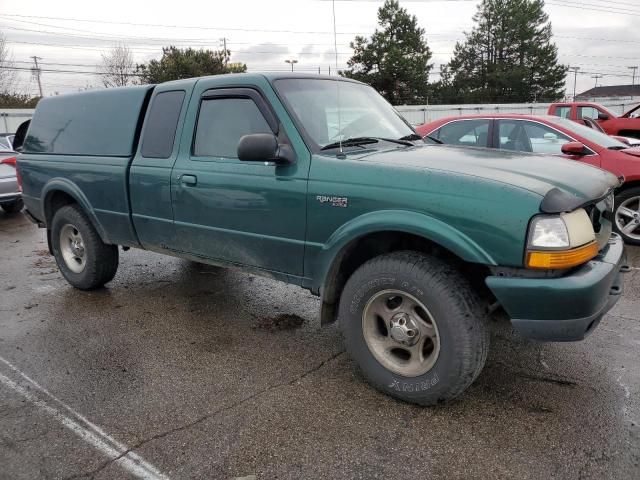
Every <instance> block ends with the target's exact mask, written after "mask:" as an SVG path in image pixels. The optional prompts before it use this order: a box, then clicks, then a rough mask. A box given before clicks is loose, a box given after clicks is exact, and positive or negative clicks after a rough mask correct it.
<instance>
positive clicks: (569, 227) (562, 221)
mask: <svg viewBox="0 0 640 480" xmlns="http://www.w3.org/2000/svg"><path fill="white" fill-rule="evenodd" d="M595 240H596V237H595V233H594V231H593V225H592V224H591V220H590V219H589V215H587V212H586V211H585V210H584V209H582V208H580V209H578V210H575V211H573V212H571V213H563V214H560V215H540V216H537V217H534V218H533V220H532V221H531V225H530V226H529V238H528V242H527V255H526V261H525V265H526V266H527V267H529V268H542V269H563V268H571V267H575V266H576V265H580V264H582V263H584V262H586V261H588V260H591V259H592V258H593V257H595V256H596V255H597V254H598V244H597V243H596V241H595Z"/></svg>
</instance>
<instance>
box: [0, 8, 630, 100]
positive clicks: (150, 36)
mask: <svg viewBox="0 0 640 480" xmlns="http://www.w3.org/2000/svg"><path fill="white" fill-rule="evenodd" d="M382 3H383V1H382V0H379V1H373V0H361V1H360V0H355V1H354V0H341V1H339V0H337V1H336V3H335V9H336V26H337V32H338V35H337V41H338V66H339V68H344V67H345V62H346V61H347V59H348V58H349V56H350V53H351V49H350V48H349V42H350V41H351V40H352V39H353V37H354V36H355V35H356V34H362V35H370V34H371V33H372V32H373V31H374V29H375V27H376V13H377V9H378V8H379V7H380V6H381V5H382ZM478 3H480V2H479V0H401V1H400V4H401V6H403V7H404V8H406V9H407V10H408V11H409V12H410V13H411V14H414V15H416V16H417V17H418V22H419V24H420V26H421V27H423V28H424V29H425V30H426V38H427V43H428V45H429V47H430V48H431V50H432V52H433V59H432V62H433V63H434V70H439V65H440V64H442V63H446V62H448V61H449V59H450V57H451V53H452V51H453V47H454V45H455V42H456V40H462V39H463V38H464V34H463V32H464V31H469V30H470V29H471V27H472V25H473V22H472V16H473V14H474V13H475V11H476V6H477V5H478ZM545 8H546V11H547V13H548V14H549V16H550V19H551V22H552V24H553V32H554V35H555V42H556V44H557V45H558V48H559V56H560V61H561V62H562V63H565V64H567V65H575V66H579V67H580V69H581V74H580V75H578V82H577V84H578V85H577V90H578V92H580V91H582V90H586V89H587V88H590V87H592V86H593V85H594V83H595V79H593V78H591V77H592V76H593V75H595V74H596V73H598V74H605V76H604V77H603V78H600V79H598V84H599V85H619V84H630V83H631V70H629V69H627V67H628V66H634V65H640V29H638V28H636V25H637V23H638V21H639V20H640V0H615V1H614V0H585V1H580V0H547V5H546V7H545ZM0 31H2V33H3V34H4V35H5V36H6V38H7V40H8V44H9V47H10V49H11V50H12V53H13V59H14V61H15V62H16V66H18V67H21V68H25V69H26V70H25V71H22V72H20V74H19V82H18V90H19V91H21V92H23V93H29V94H37V83H36V81H35V79H34V78H33V77H32V75H31V73H30V72H29V70H28V69H29V68H30V67H31V66H32V65H33V60H32V59H31V58H30V57H32V56H34V55H35V56H38V57H41V60H39V62H40V63H41V68H42V69H43V72H42V86H43V90H44V94H45V95H52V94H54V93H55V92H58V93H64V92H69V91H75V90H77V89H78V88H79V87H87V86H89V87H91V86H94V87H95V86H100V85H101V83H100V80H99V78H98V77H96V75H95V74H93V72H96V71H97V70H99V64H100V61H101V56H100V55H101V52H105V51H107V50H108V49H109V48H110V47H111V46H113V45H114V44H115V43H117V42H123V43H125V44H127V45H128V46H129V47H130V48H131V49H132V51H133V54H134V58H135V60H136V62H145V61H148V60H149V59H152V58H159V57H160V55H161V47H162V46H163V45H169V44H173V45H177V46H183V47H186V46H192V47H195V48H211V49H218V48H220V38H222V37H225V38H227V45H228V48H229V49H230V50H231V61H236V62H243V63H246V64H247V67H248V69H249V71H265V70H269V71H274V70H284V69H288V68H290V67H289V65H288V64H286V63H285V60H286V59H296V60H297V61H298V63H297V64H296V65H295V68H296V70H301V71H310V72H312V71H315V72H317V71H318V68H320V69H321V71H322V73H327V72H328V69H329V67H331V71H332V72H334V71H335V57H334V48H333V39H334V38H333V33H332V32H333V16H332V3H331V1H327V0H231V1H229V0H226V1H221V0H208V1H196V0H182V1H180V2H175V1H173V2H162V1H155V2H143V1H136V0H108V1H107V0H104V1H99V2H98V1H96V0H93V1H92V0H59V1H52V0H20V1H17V0H11V1H10V0H0ZM47 70H67V71H70V70H73V71H75V72H86V73H55V72H49V71H47ZM582 72H584V73H582ZM638 76H639V77H640V71H638ZM437 78H438V76H437V74H433V75H432V80H437ZM567 88H568V92H569V94H571V93H572V91H573V75H571V76H570V78H569V79H568V82H567Z"/></svg>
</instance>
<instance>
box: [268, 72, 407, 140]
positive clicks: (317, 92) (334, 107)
mask: <svg viewBox="0 0 640 480" xmlns="http://www.w3.org/2000/svg"><path fill="white" fill-rule="evenodd" d="M275 87H276V90H277V91H278V93H279V94H280V96H281V97H282V98H283V99H284V101H285V103H286V104H287V106H288V107H289V110H290V112H289V113H292V114H295V116H296V117H297V119H298V121H299V123H300V126H302V128H304V130H305V131H306V133H307V135H308V137H309V138H310V139H311V140H312V141H313V142H314V143H315V145H316V146H317V147H319V148H322V147H325V146H327V145H331V144H333V143H336V142H339V141H345V140H347V139H353V138H362V137H371V138H379V139H392V140H398V139H402V138H405V137H408V136H411V135H412V134H415V132H414V131H413V129H412V128H411V127H410V126H409V124H407V122H406V121H405V120H404V119H403V118H402V117H401V116H400V115H399V114H398V113H397V112H396V111H395V109H394V108H393V107H392V106H391V105H390V104H389V103H388V102H387V101H386V100H385V99H384V98H382V96H380V94H378V93H377V92H376V91H375V90H374V89H373V88H371V87H369V86H368V85H363V84H360V83H354V82H346V81H339V80H325V79H300V78H291V79H281V80H276V82H275Z"/></svg>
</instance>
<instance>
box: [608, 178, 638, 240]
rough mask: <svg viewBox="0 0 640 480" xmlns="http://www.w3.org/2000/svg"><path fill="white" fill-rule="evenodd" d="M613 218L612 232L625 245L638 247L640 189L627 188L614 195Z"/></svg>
mask: <svg viewBox="0 0 640 480" xmlns="http://www.w3.org/2000/svg"><path fill="white" fill-rule="evenodd" d="M614 216H615V221H614V223H613V227H614V230H615V231H616V232H617V233H619V234H620V236H621V237H622V238H623V240H624V241H625V242H626V243H629V244H632V245H640V188H638V187H636V188H629V189H628V190H623V191H622V192H620V193H619V194H618V195H616V199H615V214H614Z"/></svg>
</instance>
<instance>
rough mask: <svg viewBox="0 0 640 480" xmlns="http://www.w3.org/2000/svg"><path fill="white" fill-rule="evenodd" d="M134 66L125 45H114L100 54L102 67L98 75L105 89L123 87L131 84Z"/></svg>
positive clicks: (129, 51)
mask: <svg viewBox="0 0 640 480" xmlns="http://www.w3.org/2000/svg"><path fill="white" fill-rule="evenodd" d="M134 72H135V65H134V63H133V55H132V54H131V50H129V47H127V46H126V45H122V44H120V45H116V46H115V47H113V48H112V49H111V50H110V51H109V52H107V53H103V54H102V66H101V69H100V72H99V73H98V75H99V76H100V77H101V78H102V83H103V85H104V86H105V87H107V88H110V87H124V86H125V85H130V84H132V83H133V74H134Z"/></svg>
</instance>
